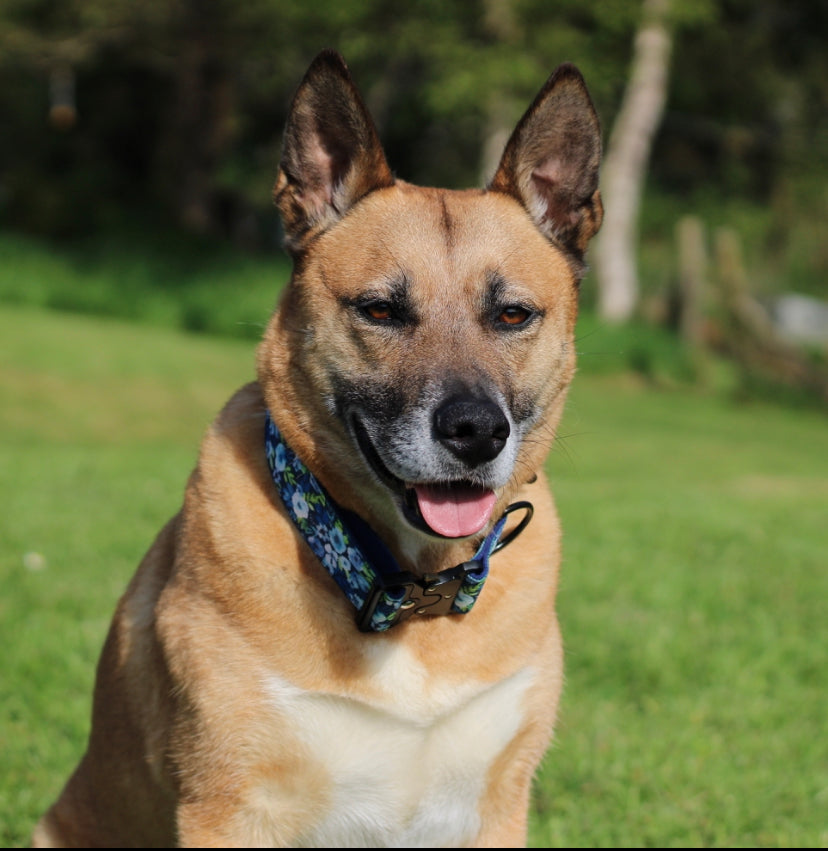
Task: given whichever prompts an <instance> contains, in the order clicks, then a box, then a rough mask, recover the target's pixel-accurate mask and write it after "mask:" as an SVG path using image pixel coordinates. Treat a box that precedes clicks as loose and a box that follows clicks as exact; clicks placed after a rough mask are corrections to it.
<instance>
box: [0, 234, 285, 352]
mask: <svg viewBox="0 0 828 851" xmlns="http://www.w3.org/2000/svg"><path fill="white" fill-rule="evenodd" d="M289 274H290V267H289V264H288V261H287V259H286V258H285V257H277V256H274V255H270V254H250V253H244V252H241V251H239V250H236V249H233V248H232V247H230V246H228V245H226V244H211V243H208V242H206V241H205V240H202V239H198V238H188V237H186V236H183V235H181V234H177V233H175V232H174V233H173V234H172V235H170V234H166V235H164V234H162V233H155V234H152V233H148V232H146V231H141V232H139V233H134V232H132V231H123V232H121V233H118V234H117V235H112V236H110V237H106V238H103V239H96V240H89V241H85V242H73V243H71V244H67V243H51V244H44V243H42V242H40V241H38V240H33V239H30V238H25V237H22V236H20V235H12V234H4V233H2V232H0V302H7V303H14V304H25V305H32V306H39V307H50V308H55V309H60V310H68V311H72V312H78V313H90V314H98V315H104V316H113V317H120V318H124V319H134V320H138V321H141V322H148V323H152V324H156V325H165V326H168V327H178V328H182V329H185V330H189V331H204V332H210V333H213V334H221V335H224V336H230V337H246V338H248V339H255V340H258V339H259V337H260V336H261V332H262V330H263V328H264V323H265V322H266V320H267V317H268V316H269V315H270V311H271V310H272V308H273V305H274V304H275V302H276V298H277V296H278V294H279V292H280V291H281V289H282V287H283V286H284V284H285V283H286V281H287V279H288V277H289Z"/></svg>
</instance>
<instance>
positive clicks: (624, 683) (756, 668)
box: [0, 270, 828, 847]
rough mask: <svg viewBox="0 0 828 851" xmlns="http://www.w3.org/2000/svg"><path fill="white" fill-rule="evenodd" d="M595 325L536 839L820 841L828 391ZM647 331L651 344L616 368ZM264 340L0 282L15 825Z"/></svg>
mask: <svg viewBox="0 0 828 851" xmlns="http://www.w3.org/2000/svg"><path fill="white" fill-rule="evenodd" d="M262 271H264V270H262ZM269 302H272V295H271V296H270V297H269ZM268 308H269V303H268ZM266 312H267V311H266V310H265V311H264V312H263V313H261V314H255V319H254V320H252V321H255V322H257V323H260V322H261V319H262V317H263V316H264V315H266ZM583 329H584V330H583V333H582V334H581V335H580V336H581V342H580V346H579V348H580V349H581V364H582V368H581V371H580V373H579V375H578V376H577V377H576V381H575V386H574V389H573V393H572V396H571V398H570V402H569V405H568V410H567V414H566V417H565V422H564V425H563V428H562V435H563V439H562V440H561V441H560V443H559V444H558V446H557V448H556V449H555V450H554V451H553V454H552V456H551V458H550V462H549V471H550V473H551V476H552V481H553V486H554V490H555V494H556V498H557V501H558V504H559V508H560V512H561V515H562V519H563V525H564V544H565V549H564V565H563V574H562V583H561V593H560V605H559V609H560V615H561V620H562V626H563V632H564V637H565V644H566V648H567V651H566V652H567V682H566V688H565V693H564V698H563V703H562V707H561V715H560V723H559V725H558V733H557V737H556V742H555V744H554V746H553V748H552V750H551V751H550V753H549V755H548V757H547V759H546V760H545V762H544V765H543V768H542V771H541V773H540V775H539V778H538V782H537V784H536V789H535V796H534V808H533V815H532V823H531V843H532V845H534V846H537V847H546V846H547V845H562V846H577V847H590V846H592V847H595V846H603V847H609V846H626V847H641V846H656V847H673V846H708V847H713V846H716V847H719V846H721V847H724V846H732V847H736V846H742V847H744V846H754V847H755V846H766V847H828V737H826V735H825V718H826V715H825V706H826V686H828V666H826V652H827V649H828V618H826V616H825V613H826V600H828V571H826V570H825V567H826V558H825V553H826V545H827V544H828V532H826V525H825V520H826V511H825V508H826V505H828V428H826V421H825V416H824V415H823V414H820V413H818V412H816V411H813V410H793V409H786V408H782V407H775V406H772V405H768V404H764V403H760V402H753V403H749V404H742V405H737V404H735V403H734V402H732V401H729V400H728V397H727V396H726V395H723V394H721V393H713V392H709V393H708V392H705V391H699V390H691V389H688V387H687V386H685V385H683V384H682V383H681V381H680V380H679V379H677V378H676V376H677V375H678V376H680V374H681V372H682V370H683V368H684V360H683V357H682V355H681V353H680V352H678V351H677V350H676V349H675V346H671V344H670V343H669V341H667V340H666V339H661V338H659V339H657V340H649V341H647V340H641V339H639V340H633V339H631V338H630V337H629V336H624V334H628V333H629V332H624V334H622V333H621V332H614V331H610V330H608V329H602V328H601V327H600V326H597V325H595V323H593V322H592V321H591V319H590V317H588V316H585V317H584V320H583ZM619 335H620V336H619ZM636 346H638V347H639V348H641V351H643V352H644V353H645V355H646V357H645V360H646V361H647V363H648V364H649V366H648V367H647V369H644V370H642V369H640V368H637V371H634V372H631V371H630V370H628V369H626V368H621V367H619V362H622V363H623V364H624V367H626V365H628V364H629V363H632V364H633V365H634V366H635V364H640V363H641V362H642V361H641V358H642V355H641V354H640V353H639V354H634V353H632V352H631V350H632V349H634V348H635V347H636ZM253 348H254V346H253V343H252V341H250V340H232V339H213V338H209V337H206V336H194V335H192V334H185V333H181V332H179V331H175V330H172V329H170V328H153V327H149V326H146V325H143V326H142V325H138V324H124V323H121V322H117V321H113V320H111V319H102V318H94V317H81V316H67V315H62V316H61V315H57V314H54V313H50V312H47V311H42V310H40V309H36V308H33V307H24V306H12V307H10V306H2V307H0V494H2V500H3V511H2V512H0V582H2V587H3V589H4V593H3V595H2V597H0V640H2V646H3V648H4V659H3V664H2V677H0V706H2V713H0V754H2V757H0V760H2V769H3V770H2V771H0V840H2V842H3V844H4V845H6V846H21V845H24V844H25V843H26V842H27V841H28V836H29V833H30V831H31V828H32V826H33V824H34V822H35V820H36V819H37V818H38V816H39V815H40V814H41V812H42V811H43V810H44V809H45V808H46V806H47V805H48V804H49V803H51V801H52V800H53V799H54V796H55V795H56V794H57V792H58V791H59V789H60V787H61V785H62V783H63V782H64V781H65V779H66V777H67V775H68V772H69V771H70V770H71V768H72V767H73V766H74V764H75V762H76V760H77V758H78V757H79V755H80V753H81V752H82V749H83V746H84V741H85V737H86V735H87V732H88V714H89V701H90V696H91V690H92V683H93V677H94V668H95V664H96V661H97V656H98V653H99V651H100V647H101V644H102V642H103V638H104V634H105V631H106V629H107V626H108V622H109V618H110V616H111V614H112V611H113V608H114V605H115V602H116V600H117V597H118V595H119V594H120V593H121V591H122V590H123V588H124V586H125V584H126V582H127V580H128V578H129V577H130V575H131V574H132V572H133V571H134V569H135V566H136V564H137V562H138V560H139V558H140V556H141V555H142V554H143V552H144V550H145V549H146V547H147V546H148V545H149V543H150V541H151V540H152V537H153V536H154V535H155V533H156V532H157V530H158V529H159V528H160V526H161V524H162V523H163V522H164V521H165V520H166V519H167V518H168V517H169V516H170V515H171V514H172V513H173V512H174V511H175V510H176V509H177V507H178V505H179V502H180V498H181V495H182V492H183V487H184V483H185V479H186V476H187V474H188V472H189V470H190V469H191V468H192V465H193V463H194V460H195V453H196V449H197V444H198V440H199V438H200V436H201V434H202V433H203V431H204V429H205V427H206V426H207V424H208V423H209V421H210V420H211V418H212V417H213V415H214V414H215V413H216V411H217V410H218V409H219V407H220V406H221V405H222V404H223V402H224V401H225V400H226V398H227V397H228V396H229V395H230V393H231V392H232V391H233V390H234V389H235V388H236V387H237V386H238V385H239V384H241V383H242V382H244V381H247V380H249V379H250V378H251V377H252V373H253ZM493 569H496V563H495V562H493Z"/></svg>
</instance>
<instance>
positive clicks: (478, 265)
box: [322, 183, 574, 299]
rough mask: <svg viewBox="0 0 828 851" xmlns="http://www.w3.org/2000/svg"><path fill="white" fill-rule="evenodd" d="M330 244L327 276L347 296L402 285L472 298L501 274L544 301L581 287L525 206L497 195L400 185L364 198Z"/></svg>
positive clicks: (325, 258)
mask: <svg viewBox="0 0 828 851" xmlns="http://www.w3.org/2000/svg"><path fill="white" fill-rule="evenodd" d="M323 239H324V240H325V244H326V248H327V249H328V250H326V251H324V252H323V253H322V257H323V264H324V265H323V269H322V273H323V276H324V278H325V281H326V284H327V286H328V287H330V288H331V289H332V290H333V291H334V292H336V294H337V295H339V296H342V297H349V296H356V295H358V294H359V293H361V292H363V291H365V289H366V288H370V287H372V286H381V285H382V283H383V282H386V281H387V282H389V283H393V282H395V281H398V280H400V279H401V278H405V279H406V280H407V281H409V282H410V283H412V284H415V285H416V286H415V290H416V291H428V294H429V295H431V294H433V292H432V291H433V290H434V289H435V288H436V289H441V290H442V289H447V290H449V291H450V292H452V293H453V294H457V295H459V294H460V293H461V292H464V291H465V292H467V293H470V294H471V293H473V292H474V291H475V290H477V289H478V288H479V287H481V286H483V285H484V284H485V283H486V282H487V281H489V280H491V278H492V276H493V275H496V276H497V277H498V279H499V280H501V281H503V282H505V283H506V284H507V285H514V286H516V287H522V288H528V289H531V290H532V291H533V292H534V293H536V294H537V296H538V297H539V298H541V299H543V298H544V297H546V296H548V297H549V298H555V297H556V296H557V295H558V294H559V293H560V291H561V290H566V291H569V290H571V288H572V287H573V286H574V273H573V270H572V267H571V266H570V264H569V263H568V262H567V260H566V258H565V256H564V255H563V253H562V252H560V251H559V250H557V249H556V248H555V247H554V246H552V245H551V244H550V243H549V242H548V241H547V240H546V239H545V238H544V236H543V235H542V234H541V233H540V232H539V231H538V230H537V228H536V227H535V225H534V224H533V223H532V221H531V219H530V217H529V215H528V214H527V213H526V211H525V210H524V209H523V207H521V205H520V204H519V203H517V202H516V201H514V200H513V199H512V198H510V197H508V196H506V195H503V194H501V193H496V192H484V191H482V190H442V189H427V188H421V187H415V186H411V185H409V184H399V183H398V184H397V185H395V186H393V187H389V188H388V189H383V190H381V191H378V192H374V193H372V194H371V195H370V196H368V197H367V198H365V199H363V200H362V201H361V202H360V203H359V204H358V205H357V206H356V207H355V208H354V209H353V210H352V211H351V212H350V213H349V214H348V215H347V216H346V217H345V219H344V220H342V221H341V222H340V223H339V224H338V225H336V226H335V227H334V228H333V229H332V230H331V231H330V232H328V233H327V234H325V235H324V237H323ZM423 294H424V295H425V294H426V293H425V292H423Z"/></svg>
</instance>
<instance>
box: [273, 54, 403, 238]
mask: <svg viewBox="0 0 828 851" xmlns="http://www.w3.org/2000/svg"><path fill="white" fill-rule="evenodd" d="M393 183H394V178H393V176H392V174H391V170H390V169H389V168H388V163H387V162H386V159H385V154H384V153H383V150H382V146H381V145H380V142H379V137H378V135H377V131H376V128H375V126H374V122H373V120H372V119H371V116H370V115H369V113H368V110H367V109H366V107H365V104H364V103H363V101H362V98H361V96H360V94H359V92H358V91H357V88H356V86H355V85H354V83H353V81H352V80H351V75H350V73H349V71H348V66H347V65H346V64H345V60H344V59H343V58H342V57H341V56H340V55H339V54H338V53H337V52H336V51H335V50H323V51H322V52H321V53H320V54H319V55H318V56H317V57H316V59H314V60H313V62H312V63H311V65H310V67H309V68H308V70H307V72H306V74H305V76H304V78H303V79H302V82H301V83H300V85H299V88H298V90H297V91H296V95H295V96H294V98H293V104H292V105H291V109H290V115H289V116H288V121H287V126H286V128H285V136H284V143H283V147H282V160H281V163H280V169H279V176H278V177H277V179H276V185H275V186H274V187H273V199H274V201H275V202H276V206H277V207H278V208H279V211H280V212H281V214H282V221H283V223H284V227H285V238H286V239H285V241H286V244H287V247H288V249H289V250H291V251H293V252H294V253H296V252H299V251H301V249H302V248H303V247H304V246H305V245H306V244H307V242H308V240H309V239H310V238H311V237H312V236H313V235H315V234H317V233H319V232H320V231H323V230H325V229H326V228H327V227H330V225H332V224H333V223H334V222H336V221H338V220H339V219H340V218H342V216H344V215H345V213H346V212H347V211H348V209H349V208H350V207H352V206H353V205H354V204H355V203H356V202H357V201H359V199H360V198H362V197H364V196H365V195H367V194H368V193H369V192H372V191H373V190H374V189H379V188H381V187H383V186H390V185H391V184H393Z"/></svg>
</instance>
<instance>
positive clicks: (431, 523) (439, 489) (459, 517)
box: [351, 417, 497, 538]
mask: <svg viewBox="0 0 828 851" xmlns="http://www.w3.org/2000/svg"><path fill="white" fill-rule="evenodd" d="M351 423H352V427H353V432H354V434H355V436H356V440H357V444H358V446H359V448H360V451H361V452H362V454H363V456H364V458H365V460H366V461H367V462H368V465H369V466H370V467H371V469H372V470H373V471H374V473H375V474H376V476H377V478H379V480H380V481H381V482H382V483H383V484H384V485H385V486H386V487H387V488H388V489H389V490H390V491H391V492H392V493H393V494H394V495H395V496H396V497H397V500H398V504H399V506H400V508H401V510H402V513H403V516H404V517H405V519H406V520H407V521H408V522H409V523H410V524H411V525H412V526H414V527H415V528H416V529H419V530H420V531H423V532H427V533H429V534H431V535H437V536H438V537H441V538H465V537H468V536H469V535H474V534H476V533H477V532H479V531H480V530H481V529H483V528H484V527H485V525H486V524H487V523H488V522H489V518H490V517H491V515H492V511H493V510H494V506H495V502H496V501H497V497H496V495H495V492H494V491H493V490H491V489H489V488H483V487H480V486H479V485H474V484H472V483H470V482H464V481H453V482H415V483H407V482H404V481H403V480H402V479H399V478H397V477H396V476H395V475H394V474H393V473H392V472H391V471H390V470H389V469H388V467H386V465H385V463H384V462H383V460H382V458H380V456H379V453H378V452H377V450H376V449H375V448H374V445H373V443H372V442H371V438H370V437H369V435H368V432H367V431H366V429H365V426H363V425H362V423H361V422H360V421H359V419H357V418H356V417H354V418H352V420H351Z"/></svg>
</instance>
